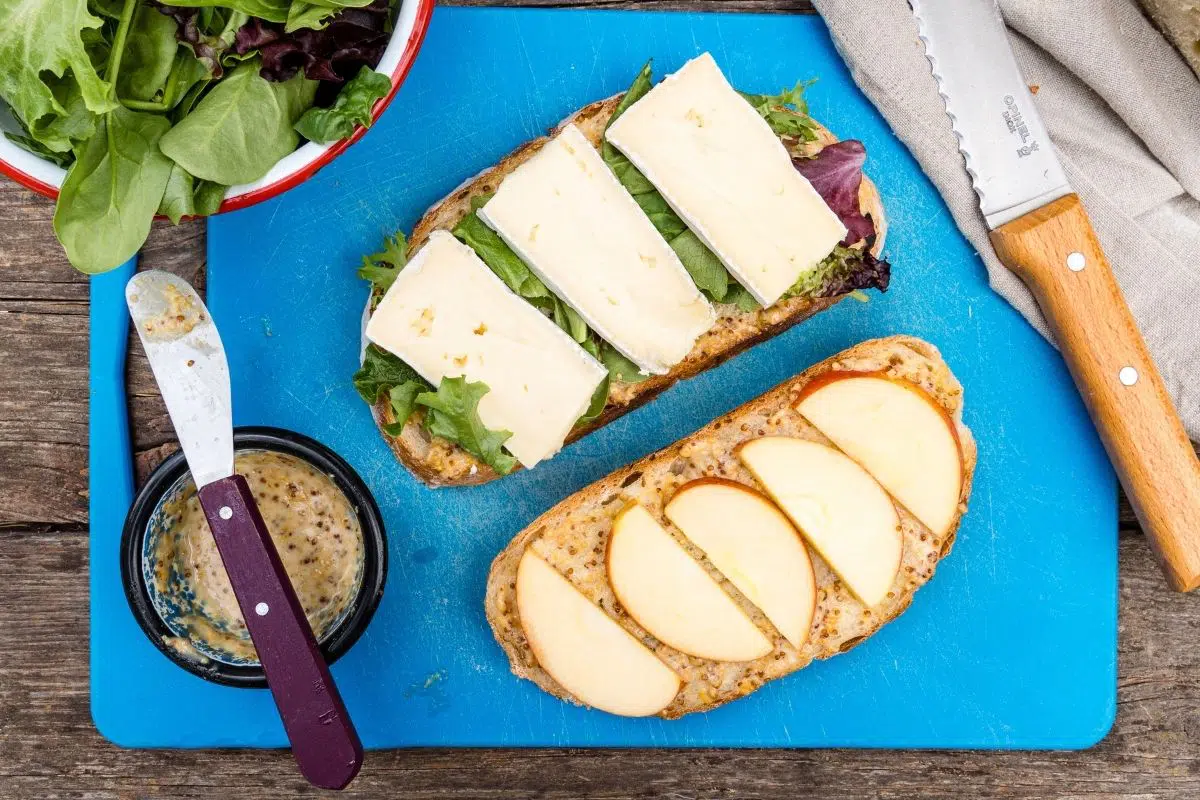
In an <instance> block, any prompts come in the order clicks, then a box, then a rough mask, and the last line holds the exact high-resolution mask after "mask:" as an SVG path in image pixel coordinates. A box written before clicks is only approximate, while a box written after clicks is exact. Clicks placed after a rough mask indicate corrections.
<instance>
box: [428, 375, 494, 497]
mask: <svg viewBox="0 0 1200 800" xmlns="http://www.w3.org/2000/svg"><path fill="white" fill-rule="evenodd" d="M487 393H488V387H487V384H485V383H480V382H478V381H475V382H468V381H467V379H466V378H442V382H441V384H440V385H439V386H438V389H437V391H436V392H422V393H421V394H419V395H417V397H416V402H417V404H418V405H422V406H425V408H426V409H428V410H427V411H426V414H425V428H426V429H427V430H428V431H429V432H430V433H431V434H432V435H434V436H440V437H441V438H443V439H445V440H447V441H450V442H454V443H455V444H457V445H459V446H460V447H462V448H463V449H464V450H466V451H467V452H468V453H471V454H472V455H474V456H476V457H477V458H479V459H480V460H482V461H483V462H484V463H485V464H487V465H488V466H490V467H491V468H492V469H494V470H496V472H498V473H500V474H501V475H507V474H508V473H510V472H512V471H513V469H514V468H515V467H516V465H517V460H516V459H515V458H513V457H512V456H511V455H509V454H508V453H506V452H505V451H504V450H502V449H501V446H502V445H503V444H504V443H505V442H506V441H508V439H509V438H510V437H511V436H512V433H510V432H509V431H493V430H489V429H488V428H487V427H486V426H485V425H484V424H483V421H482V420H480V419H479V401H480V400H481V399H482V398H483V396H484V395H485V394H487Z"/></svg>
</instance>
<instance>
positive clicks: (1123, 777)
mask: <svg viewBox="0 0 1200 800" xmlns="http://www.w3.org/2000/svg"><path fill="white" fill-rule="evenodd" d="M536 4H539V5H553V6H558V5H563V3H560V2H558V0H546V1H545V2H541V3H536ZM594 4H595V5H603V6H605V7H625V6H636V5H654V6H655V7H659V8H662V7H668V8H679V7H692V8H695V7H697V6H702V7H703V8H705V9H714V8H720V9H724V10H729V9H739V10H740V9H748V10H772V11H786V12H802V11H808V10H809V9H808V7H807V4H806V3H804V2H801V1H800V0H728V1H727V2H699V1H697V2H669V3H642V4H639V3H631V2H610V0H596V2H595V3H594ZM51 211H52V207H51V204H50V203H49V202H47V201H45V200H43V199H41V198H39V197H36V196H35V195H33V194H32V193H30V192H28V191H26V190H24V189H22V188H20V187H18V186H16V185H15V184H13V183H10V182H7V181H0V798H4V799H5V800H18V799H20V798H58V797H87V798H93V799H98V798H133V797H138V798H142V797H163V798H167V797H170V798H212V797H217V796H219V794H221V793H226V796H230V797H238V798H242V797H245V798H252V800H260V799H261V800H270V799H272V798H282V797H291V796H294V795H297V794H301V793H304V792H306V785H305V784H304V782H303V781H302V780H301V779H300V778H299V776H298V775H297V773H296V770H295V769H294V767H293V765H292V762H291V758H290V756H289V755H288V754H287V753H285V752H238V751H224V752H221V751H202V752H190V751H157V752H154V751H128V750H121V749H118V748H116V747H114V746H112V745H110V744H108V743H107V742H106V741H104V740H103V739H101V738H100V736H99V735H98V734H97V733H96V732H95V730H94V729H93V727H92V724H91V718H90V715H89V712H88V666H87V660H88V644H87V642H88V623H87V607H88V587H87V575H88V551H87V534H88V526H87V444H86V442H87V385H88V382H87V335H88V320H87V310H88V309H87V281H86V279H85V278H83V276H81V275H79V274H77V273H76V272H74V271H73V270H72V269H71V268H70V266H69V265H68V264H67V262H66V260H65V259H64V258H63V255H62V253H61V251H60V249H59V248H58V246H57V244H56V242H55V240H54V234H53V231H52V230H51ZM142 262H143V264H144V266H146V267H157V268H163V269H170V270H172V271H175V272H177V273H178V274H181V275H184V276H186V277H188V278H189V279H193V280H195V279H198V278H200V277H202V274H203V270H204V228H203V225H202V224H200V223H194V222H193V223H185V224H183V225H180V226H179V227H177V228H172V227H171V226H169V225H156V228H155V231H154V233H153V234H152V235H151V238H150V241H149V242H148V243H147V245H146V247H145V249H144V250H143V256H142ZM131 354H132V355H131V359H130V368H129V384H130V398H131V406H132V418H133V426H132V427H133V437H134V446H135V448H136V449H137V450H138V451H139V452H140V453H141V454H142V456H141V459H142V461H143V462H146V461H150V460H153V459H154V451H155V448H158V447H160V446H162V445H164V444H165V443H167V442H169V441H170V440H171V439H172V438H173V436H172V432H171V426H170V423H169V421H168V419H167V418H166V416H165V413H164V411H163V408H162V406H161V402H160V400H159V398H158V392H157V390H156V388H155V387H154V384H153V379H152V378H151V376H150V373H149V371H148V369H147V368H146V364H145V362H144V360H143V359H142V357H141V352H140V348H135V349H134V350H132V351H131ZM1118 513H1119V514H1120V520H1121V538H1120V565H1121V611H1120V657H1119V658H1120V677H1119V685H1118V712H1117V722H1116V726H1115V727H1114V728H1113V731H1112V733H1111V734H1110V735H1109V736H1108V738H1107V739H1105V740H1104V741H1103V742H1102V743H1101V744H1100V745H1098V746H1097V747H1095V748H1094V749H1092V750H1090V751H1087V752H1081V753H1056V752H1049V753H1046V752H1038V753H981V752H954V751H949V752H947V751H935V752H898V751H848V750H826V751H719V750H702V751H611V750H610V751H584V750H536V751H505V750H467V751H462V750H409V751H391V752H378V753H370V754H369V755H368V758H367V765H366V767H365V768H364V770H363V772H362V774H361V775H360V776H359V778H358V779H357V780H356V781H355V783H354V784H353V787H352V790H351V791H349V792H347V795H348V796H354V797H389V798H391V797H421V798H474V797H497V798H504V800H516V799H517V798H524V797H547V798H551V797H552V798H584V797H588V798H592V797H595V798H602V797H603V798H621V797H665V798H693V797H729V798H753V797H787V798H822V800H848V799H850V798H863V799H865V798H905V799H908V798H993V797H995V798H1000V797H1003V798H1038V800H1041V798H1051V797H1055V798H1089V799H1090V800H1100V799H1101V798H1118V797H1120V798H1140V799H1141V800H1148V799H1149V798H1163V800H1177V799H1178V800H1184V799H1185V798H1195V797H1200V647H1198V646H1197V645H1198V643H1200V596H1195V595H1193V596H1181V595H1178V594H1175V593H1173V592H1171V591H1168V589H1167V588H1166V586H1165V584H1164V582H1163V579H1162V577H1161V576H1160V574H1159V572H1158V568H1157V566H1156V565H1155V563H1154V560H1153V558H1152V556H1151V553H1150V550H1149V548H1148V547H1147V545H1146V542H1145V540H1144V538H1143V537H1142V535H1141V533H1140V532H1139V531H1138V529H1137V525H1136V523H1135V522H1134V521H1133V519H1132V516H1131V515H1130V514H1129V512H1128V508H1127V507H1126V506H1124V504H1123V505H1122V509H1121V510H1118V509H1116V508H1114V509H1113V514H1114V515H1116V514H1118ZM1030 614H1033V615H1036V614H1037V609H1036V608H1032V609H1030ZM230 790H235V792H234V793H230Z"/></svg>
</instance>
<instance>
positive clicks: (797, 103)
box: [740, 78, 817, 142]
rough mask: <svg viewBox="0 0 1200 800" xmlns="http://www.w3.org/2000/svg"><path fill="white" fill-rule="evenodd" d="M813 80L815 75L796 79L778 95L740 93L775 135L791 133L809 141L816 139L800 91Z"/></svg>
mask: <svg viewBox="0 0 1200 800" xmlns="http://www.w3.org/2000/svg"><path fill="white" fill-rule="evenodd" d="M815 82H816V79H815V78H814V79H813V80H808V81H799V82H797V83H796V85H795V86H794V87H793V88H791V89H784V90H783V91H781V92H780V93H779V94H746V93H744V92H742V93H740V94H741V95H742V97H744V98H746V102H747V103H749V104H750V105H751V106H753V107H754V110H755V111H757V112H758V113H759V116H761V117H762V118H763V119H765V120H766V121H767V124H768V125H770V126H771V130H773V131H775V135H776V136H791V137H794V138H797V139H800V140H801V141H804V142H813V141H816V139H817V129H816V126H815V125H813V121H812V117H810V116H809V115H808V103H806V102H805V101H804V90H805V89H807V88H808V87H809V86H812V85H813V83H815Z"/></svg>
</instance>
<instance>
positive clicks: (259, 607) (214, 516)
mask: <svg viewBox="0 0 1200 800" xmlns="http://www.w3.org/2000/svg"><path fill="white" fill-rule="evenodd" d="M125 301H126V303H127V304H128V306H129V314H130V316H131V317H133V323H134V327H135V328H136V329H137V333H138V338H139V339H141V340H142V346H143V347H144V348H145V349H146V357H147V358H148V359H149V361H150V368H151V369H152V370H153V372H154V379H155V381H157V382H158V387H159V390H160V391H161V392H162V396H163V401H164V402H165V403H166V406H167V412H168V413H169V414H170V415H171V424H172V425H174V426H175V434H176V435H177V436H178V437H179V444H180V446H181V447H182V448H183V454H184V456H185V457H186V458H187V463H188V468H189V469H190V470H191V473H192V478H193V479H194V480H195V481H196V488H197V494H198V495H199V497H200V507H201V508H202V509H203V510H204V516H205V518H206V519H207V520H208V525H209V527H210V528H211V529H212V534H213V538H214V539H215V540H216V543H217V550H218V552H219V553H220V554H221V561H222V563H223V564H224V565H225V571H226V572H227V573H228V574H229V582H230V584H231V585H232V586H233V593H234V595H235V596H236V597H237V601H238V606H239V607H240V608H241V610H242V616H243V617H244V618H245V620H246V628H247V629H248V630H249V632H250V638H251V640H252V641H253V642H254V648H255V650H257V651H258V658H259V661H260V663H261V664H262V668H263V672H264V673H265V674H266V676H267V683H268V685H269V686H270V687H271V694H272V696H273V697H274V698H275V705H276V707H277V708H278V709H279V715H280V717H281V718H282V719H283V727H284V729H285V730H286V731H287V735H288V740H289V741H290V742H291V743H292V755H293V757H294V758H295V759H296V763H297V765H298V766H299V767H300V772H301V773H302V774H303V775H304V777H305V778H307V779H308V780H309V782H310V783H312V784H313V785H315V786H319V787H321V788H325V789H341V788H343V787H345V786H346V785H347V784H348V783H350V781H351V780H353V778H354V776H355V775H356V774H358V770H359V768H360V767H361V766H362V760H363V750H362V743H361V742H360V741H359V738H358V733H357V732H356V731H355V729H354V725H353V723H351V721H350V716H349V715H348V714H347V713H346V707H345V706H344V705H343V704H342V698H341V695H339V694H338V690H337V687H336V686H335V685H334V683H333V678H332V677H330V674H329V667H328V666H327V665H326V664H325V659H324V657H323V656H322V655H321V651H320V649H319V648H318V647H317V642H316V639H315V638H314V637H313V633H312V629H311V628H310V627H309V624H308V619H307V618H306V617H305V614H304V609H303V607H302V606H301V605H300V601H299V600H298V599H296V592H295V591H294V590H293V589H292V584H291V581H290V580H289V579H288V576H287V572H286V571H285V570H284V568H283V563H282V562H281V561H280V560H279V554H278V553H276V552H275V545H274V542H272V540H271V535H270V534H269V533H268V532H267V526H266V525H265V524H264V523H263V520H262V517H261V516H260V515H259V513H258V506H257V505H256V504H255V502H254V495H253V494H252V493H251V492H250V487H249V486H248V485H247V483H246V479H245V478H243V477H242V476H241V475H238V474H236V473H235V472H234V471H233V407H232V404H231V402H230V388H229V365H228V363H227V361H226V359H225V348H224V346H223V345H222V344H221V337H220V334H218V333H217V327H216V325H215V324H213V320H212V317H211V316H210V315H209V313H208V309H207V308H206V307H205V306H204V302H203V301H202V300H201V299H200V296H199V295H198V294H196V290H195V289H193V288H192V287H191V286H190V285H189V284H188V283H187V282H186V281H184V280H183V279H182V278H178V277H176V276H174V275H171V274H170V273H167V272H159V271H155V270H150V271H147V272H142V273H138V274H137V275H135V276H134V277H133V278H132V279H131V280H130V281H129V283H128V284H126V286H125Z"/></svg>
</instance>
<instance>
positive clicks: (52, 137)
mask: <svg viewBox="0 0 1200 800" xmlns="http://www.w3.org/2000/svg"><path fill="white" fill-rule="evenodd" d="M102 22H103V21H102V20H101V19H100V18H99V17H96V16H93V15H92V14H90V13H89V12H88V4H87V0H0V97H3V98H4V99H5V100H6V101H7V102H8V104H9V106H10V107H11V108H12V110H13V113H14V114H15V115H16V117H17V119H19V120H20V121H21V122H22V123H23V124H24V125H25V127H26V128H27V129H28V130H29V131H30V135H31V136H32V137H33V138H34V139H36V140H37V141H38V142H40V143H41V144H42V145H43V146H45V147H47V148H48V149H50V150H53V151H54V152H59V153H63V152H67V151H68V150H70V149H71V148H72V146H73V143H72V142H71V140H70V139H69V138H66V137H63V136H62V135H59V134H56V133H55V132H53V129H52V126H51V125H50V124H49V123H50V122H51V121H52V119H53V118H55V117H62V116H66V115H67V114H68V110H67V108H65V107H64V106H63V103H62V100H61V98H60V97H59V96H56V93H55V90H54V88H55V85H56V84H59V81H56V80H55V79H56V78H57V79H67V80H69V81H70V82H71V83H73V84H74V85H75V86H76V87H77V88H78V92H79V97H80V99H81V100H82V101H83V106H84V108H86V110H87V111H89V112H91V113H92V114H103V113H105V112H107V111H111V110H112V109H114V108H116V106H117V102H116V99H115V97H114V96H113V92H112V86H111V85H110V84H109V83H108V82H107V81H105V80H104V79H103V78H102V77H101V75H100V72H99V71H98V69H97V67H96V65H95V64H94V63H93V61H92V54H91V53H89V52H88V46H87V44H86V43H85V40H84V35H85V34H84V31H94V30H95V29H98V28H99V27H100V26H101V24H102ZM68 73H69V76H70V77H69V78H68Z"/></svg>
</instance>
